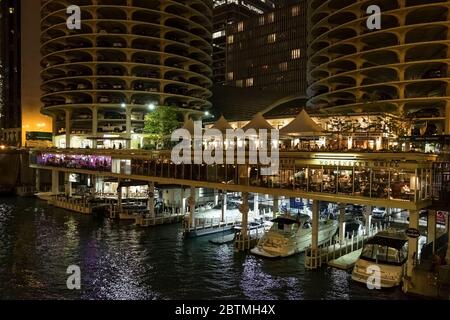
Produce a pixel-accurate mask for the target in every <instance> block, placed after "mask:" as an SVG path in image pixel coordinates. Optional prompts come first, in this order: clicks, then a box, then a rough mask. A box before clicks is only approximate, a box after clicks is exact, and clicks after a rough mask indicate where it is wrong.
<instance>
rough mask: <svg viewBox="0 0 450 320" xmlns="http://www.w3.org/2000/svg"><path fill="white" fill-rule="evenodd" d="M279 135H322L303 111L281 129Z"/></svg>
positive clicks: (315, 124) (321, 131)
mask: <svg viewBox="0 0 450 320" xmlns="http://www.w3.org/2000/svg"><path fill="white" fill-rule="evenodd" d="M280 134H282V135H289V136H318V135H323V129H322V128H321V127H320V126H319V125H318V124H317V123H315V122H314V120H313V119H311V117H310V116H309V114H308V113H307V112H306V111H305V109H303V110H302V111H301V112H300V113H299V114H298V115H297V117H296V118H295V119H294V120H292V121H291V122H290V123H289V124H288V125H287V126H285V127H283V128H281V130H280Z"/></svg>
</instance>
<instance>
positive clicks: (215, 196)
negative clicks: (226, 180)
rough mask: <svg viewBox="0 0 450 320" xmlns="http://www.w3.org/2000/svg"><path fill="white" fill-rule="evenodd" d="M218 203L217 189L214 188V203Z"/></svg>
mask: <svg viewBox="0 0 450 320" xmlns="http://www.w3.org/2000/svg"><path fill="white" fill-rule="evenodd" d="M218 204H219V190H217V189H214V205H215V206H217V205H218Z"/></svg>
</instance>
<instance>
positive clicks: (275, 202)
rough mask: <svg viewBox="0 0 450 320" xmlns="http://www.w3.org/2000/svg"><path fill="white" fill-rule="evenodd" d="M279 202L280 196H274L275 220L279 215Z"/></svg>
mask: <svg viewBox="0 0 450 320" xmlns="http://www.w3.org/2000/svg"><path fill="white" fill-rule="evenodd" d="M278 206H279V201H278V196H273V218H274V219H275V218H276V217H277V213H278V210H279V207H278Z"/></svg>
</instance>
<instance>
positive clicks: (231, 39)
mask: <svg viewBox="0 0 450 320" xmlns="http://www.w3.org/2000/svg"><path fill="white" fill-rule="evenodd" d="M233 42H234V36H232V35H231V36H228V37H227V43H228V44H232V43H233Z"/></svg>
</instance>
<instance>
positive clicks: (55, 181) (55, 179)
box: [52, 169, 59, 195]
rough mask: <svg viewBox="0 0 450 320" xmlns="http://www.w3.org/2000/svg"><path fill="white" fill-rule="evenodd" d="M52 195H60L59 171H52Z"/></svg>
mask: <svg viewBox="0 0 450 320" xmlns="http://www.w3.org/2000/svg"><path fill="white" fill-rule="evenodd" d="M52 193H53V194H54V195H57V194H58V193H59V171H58V170H55V169H53V170H52Z"/></svg>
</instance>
